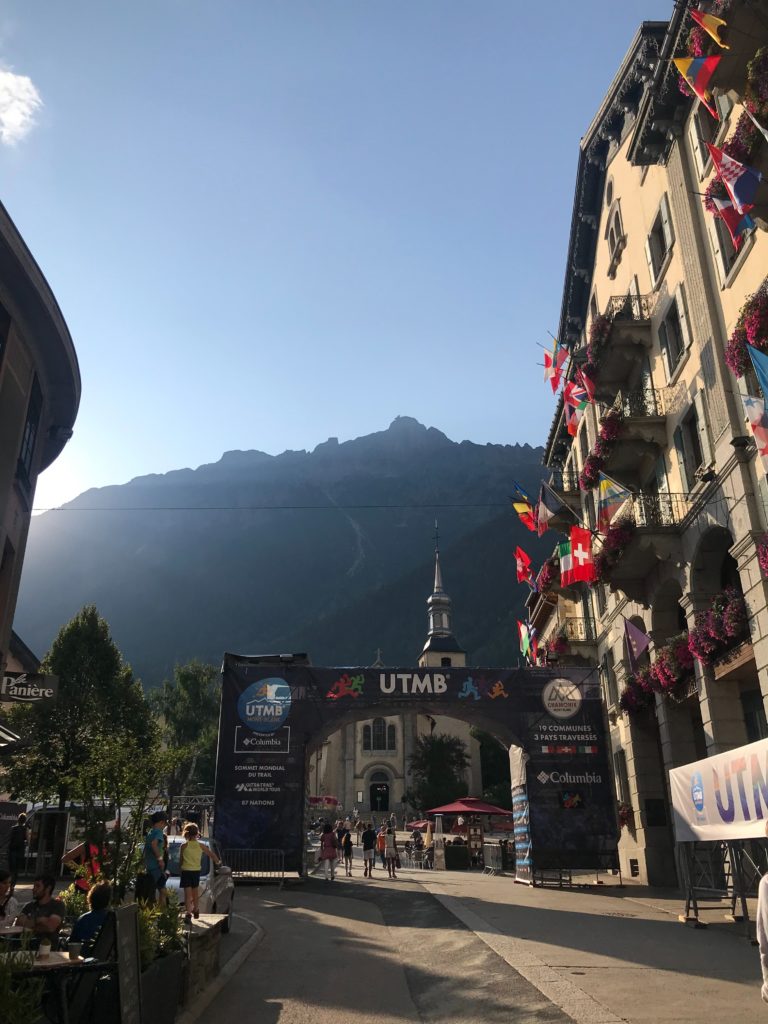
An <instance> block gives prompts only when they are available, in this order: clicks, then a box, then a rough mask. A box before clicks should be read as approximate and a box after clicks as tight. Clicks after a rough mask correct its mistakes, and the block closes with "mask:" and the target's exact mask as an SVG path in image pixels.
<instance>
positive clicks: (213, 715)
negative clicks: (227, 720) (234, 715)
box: [152, 661, 221, 799]
mask: <svg viewBox="0 0 768 1024" xmlns="http://www.w3.org/2000/svg"><path fill="white" fill-rule="evenodd" d="M220 694H221V688H220V686H219V670H218V669H217V668H216V666H215V665H206V664H203V663H202V662H200V661H190V662H187V663H186V664H185V665H177V666H176V667H175V668H174V670H173V679H172V680H168V679H166V680H165V681H164V682H163V685H162V686H161V688H160V689H159V690H158V691H157V693H155V694H154V695H153V698H152V703H153V706H154V708H155V709H156V711H157V712H158V714H159V715H160V718H161V723H162V725H161V728H162V735H163V740H164V741H165V743H166V744H167V745H168V747H169V748H170V749H171V750H173V751H175V752H176V754H177V757H176V764H175V768H174V770H173V772H172V773H171V775H170V776H169V779H168V794H169V797H170V798H171V799H173V797H174V796H178V795H180V794H181V793H185V792H189V791H190V790H192V789H194V788H196V787H197V788H200V789H203V788H204V789H207V790H208V791H209V792H210V791H211V790H212V789H213V783H214V778H215V773H216V743H217V740H218V732H219V700H220Z"/></svg>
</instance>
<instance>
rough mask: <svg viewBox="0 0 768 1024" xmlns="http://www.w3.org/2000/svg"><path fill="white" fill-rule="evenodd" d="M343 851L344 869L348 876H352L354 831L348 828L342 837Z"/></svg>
mask: <svg viewBox="0 0 768 1024" xmlns="http://www.w3.org/2000/svg"><path fill="white" fill-rule="evenodd" d="M341 852H342V853H343V854H344V870H345V872H346V875H347V878H351V877H352V833H351V832H350V830H349V829H346V831H345V832H344V835H343V836H342V837H341Z"/></svg>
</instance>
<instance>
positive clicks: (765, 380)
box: [747, 345, 768, 398]
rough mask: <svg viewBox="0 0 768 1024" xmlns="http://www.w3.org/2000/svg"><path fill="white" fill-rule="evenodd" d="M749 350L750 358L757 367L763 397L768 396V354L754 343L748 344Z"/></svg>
mask: <svg viewBox="0 0 768 1024" xmlns="http://www.w3.org/2000/svg"><path fill="white" fill-rule="evenodd" d="M747 352H749V358H750V359H751V360H752V365H753V366H754V368H755V373H756V374H757V382H758V384H759V385H760V389H761V391H762V392H763V398H768V356H767V355H766V354H765V352H761V351H760V350H759V349H756V348H755V346H754V345H747Z"/></svg>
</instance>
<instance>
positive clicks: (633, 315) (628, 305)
mask: <svg viewBox="0 0 768 1024" xmlns="http://www.w3.org/2000/svg"><path fill="white" fill-rule="evenodd" d="M655 303H656V296H655V295H612V296H611V298H610V299H609V300H608V305H607V306H606V307H605V313H604V316H607V317H608V319H609V320H634V321H635V322H636V323H645V322H647V321H648V320H650V319H651V313H652V312H653V307H654V305H655Z"/></svg>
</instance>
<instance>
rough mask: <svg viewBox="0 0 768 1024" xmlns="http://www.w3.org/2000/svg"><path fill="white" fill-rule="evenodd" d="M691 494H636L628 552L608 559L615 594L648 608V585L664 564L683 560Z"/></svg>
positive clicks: (629, 508)
mask: <svg viewBox="0 0 768 1024" xmlns="http://www.w3.org/2000/svg"><path fill="white" fill-rule="evenodd" d="M690 507H691V503H690V500H689V497H688V495H687V494H634V495H633V496H632V497H631V498H630V499H629V503H628V504H627V505H626V506H625V511H624V512H623V513H622V518H623V517H624V516H627V517H628V518H631V519H632V521H633V522H634V525H635V529H634V531H633V533H632V535H631V537H630V538H629V540H628V541H627V543H626V545H625V546H624V548H623V549H622V550H620V551H618V552H613V553H612V554H611V555H609V556H608V559H609V564H608V565H607V566H606V570H605V575H604V578H605V582H606V583H608V585H609V586H610V588H611V590H621V591H623V593H625V594H626V595H627V597H629V598H631V599H633V600H635V601H640V602H641V603H642V604H646V603H647V602H646V581H647V579H648V577H649V576H650V574H651V573H652V572H653V571H654V569H656V568H657V567H658V565H659V563H661V562H666V561H669V559H671V558H675V559H676V560H677V559H681V558H682V549H681V543H680V534H681V528H682V524H683V521H684V520H685V518H686V516H687V515H688V512H689V510H690Z"/></svg>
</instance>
